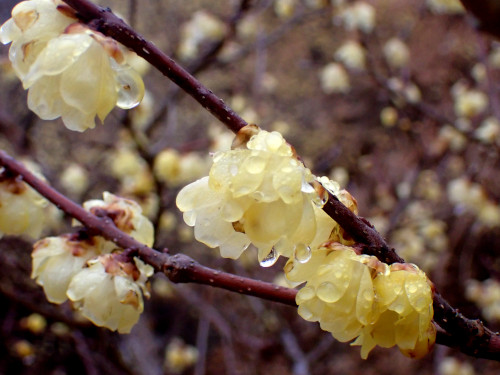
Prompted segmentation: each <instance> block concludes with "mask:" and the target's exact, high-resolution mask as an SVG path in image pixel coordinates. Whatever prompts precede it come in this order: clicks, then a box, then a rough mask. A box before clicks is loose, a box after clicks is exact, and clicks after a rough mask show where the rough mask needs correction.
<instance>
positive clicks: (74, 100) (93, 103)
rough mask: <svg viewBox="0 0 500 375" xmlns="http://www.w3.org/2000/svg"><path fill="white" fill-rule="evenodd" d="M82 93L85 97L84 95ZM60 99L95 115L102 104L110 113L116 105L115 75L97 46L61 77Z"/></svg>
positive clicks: (89, 48)
mask: <svg viewBox="0 0 500 375" xmlns="http://www.w3.org/2000/svg"><path fill="white" fill-rule="evenodd" d="M82 93H85V94H84V95H83V94H82ZM61 97H62V98H63V99H64V101H65V102H66V103H67V104H68V105H70V106H71V107H74V108H76V109H78V110H80V111H81V112H84V113H87V114H93V116H95V115H96V114H97V111H98V108H99V106H102V105H103V104H102V103H101V101H102V100H104V101H105V103H106V104H105V106H106V108H107V109H109V110H110V108H109V107H110V103H111V102H112V103H113V104H112V105H111V108H112V106H114V104H115V103H116V91H115V82H114V75H113V71H112V69H111V66H110V63H109V58H108V56H107V54H106V52H105V51H104V50H103V49H102V47H101V46H100V45H99V44H98V43H97V42H92V43H91V45H90V46H89V47H88V49H87V51H86V52H85V53H84V54H83V55H81V56H80V58H79V59H78V60H76V61H75V62H74V63H73V64H72V65H71V66H69V67H68V68H67V69H66V70H65V71H64V72H63V73H62V77H61Z"/></svg>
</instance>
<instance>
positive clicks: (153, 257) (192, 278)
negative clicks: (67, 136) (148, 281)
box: [0, 150, 296, 306]
mask: <svg viewBox="0 0 500 375" xmlns="http://www.w3.org/2000/svg"><path fill="white" fill-rule="evenodd" d="M0 165H3V166H4V168H5V169H6V170H7V171H9V172H10V173H12V174H14V175H18V176H20V177H21V178H22V179H23V181H25V182H26V183H27V184H28V185H30V186H31V187H32V188H33V189H35V190H36V191H38V192H39V193H40V194H41V195H43V196H44V197H45V198H47V199H48V200H49V201H50V202H52V203H53V204H54V205H56V206H57V207H58V208H59V209H61V210H63V211H64V212H65V213H66V214H68V215H69V216H71V217H73V218H75V219H77V220H78V221H79V222H80V223H82V224H83V225H84V226H85V227H86V228H88V229H89V230H90V231H91V232H92V234H95V235H99V236H102V237H104V238H106V239H107V240H110V241H113V242H114V243H115V244H117V245H118V246H120V247H121V248H123V249H129V250H131V251H133V252H135V253H137V255H138V256H139V257H140V258H141V259H142V260H143V261H144V262H146V263H148V264H150V265H151V266H153V267H154V269H155V270H156V271H157V272H163V273H164V274H165V275H166V276H167V277H168V278H169V279H170V280H171V281H172V282H175V283H188V282H189V283H197V284H205V285H211V286H214V287H217V288H222V289H226V290H229V291H232V292H237V293H240V294H246V295H250V296H255V297H259V298H264V299H268V300H271V301H276V302H281V303H284V304H287V305H290V306H296V305H295V294H296V290H294V289H288V288H283V287H280V286H277V285H274V284H271V283H266V282H263V281H258V280H253V279H249V278H246V277H241V276H236V275H232V274H229V273H226V272H221V271H218V270H214V269H211V268H209V267H205V266H203V265H201V264H199V263H198V262H196V261H195V260H193V259H192V258H190V257H188V256H187V255H184V254H177V255H169V254H167V253H166V252H160V251H157V250H154V249H152V248H150V247H148V246H146V245H144V244H142V243H140V242H138V241H136V240H135V239H134V238H132V237H131V236H129V235H127V234H126V233H124V232H122V231H121V230H120V229H118V228H117V227H116V226H115V225H114V223H113V221H112V220H111V219H110V218H108V217H98V216H95V215H93V214H91V213H90V212H88V211H85V210H84V209H83V208H82V207H81V206H80V205H78V204H76V203H75V202H73V201H72V200H70V199H68V198H67V197H66V196H64V195H63V194H61V193H59V192H58V191H56V190H55V189H53V188H52V187H50V186H49V185H48V184H46V183H45V182H43V181H42V180H40V179H39V178H37V177H36V176H35V175H34V174H33V173H31V172H30V171H28V170H27V169H26V167H24V165H23V164H21V163H19V162H18V161H16V160H15V159H14V158H12V157H11V156H9V155H8V154H7V153H6V152H4V151H2V150H0Z"/></svg>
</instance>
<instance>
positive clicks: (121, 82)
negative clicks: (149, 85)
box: [116, 68, 144, 109]
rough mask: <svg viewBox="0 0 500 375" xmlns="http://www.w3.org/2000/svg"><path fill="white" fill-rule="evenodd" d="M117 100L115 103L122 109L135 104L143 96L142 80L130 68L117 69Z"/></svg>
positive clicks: (132, 106)
mask: <svg viewBox="0 0 500 375" xmlns="http://www.w3.org/2000/svg"><path fill="white" fill-rule="evenodd" d="M117 81H118V100H117V102H116V105H117V106H118V107H120V108H123V109H130V108H134V107H135V106H137V105H138V104H139V103H140V102H141V100H142V98H143V97H144V82H142V78H141V76H140V75H139V74H137V73H136V72H135V71H134V70H132V69H131V68H128V69H127V68H123V69H119V70H117Z"/></svg>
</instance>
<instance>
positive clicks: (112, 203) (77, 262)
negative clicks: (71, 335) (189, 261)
mask: <svg viewBox="0 0 500 375" xmlns="http://www.w3.org/2000/svg"><path fill="white" fill-rule="evenodd" d="M84 208H85V209H86V210H87V211H90V212H92V213H96V212H97V211H96V210H103V211H104V212H106V213H107V214H108V215H109V216H110V217H112V219H113V222H114V223H115V225H116V226H117V227H118V228H119V229H121V230H122V231H124V232H125V233H127V234H129V235H131V236H132V237H134V238H135V239H136V240H138V241H140V242H142V243H145V244H146V245H148V246H152V245H153V240H154V231H153V225H152V224H151V222H150V221H149V220H148V219H147V218H146V217H144V216H143V215H142V213H141V208H140V207H139V205H138V204H137V203H135V202H133V201H130V200H127V199H123V198H120V197H117V196H115V195H113V194H110V193H104V200H103V201H102V200H91V201H88V202H86V203H85V204H84ZM121 252H122V251H121V249H117V247H116V245H115V244H114V243H113V242H110V241H107V240H105V239H104V238H102V237H99V236H95V237H88V238H80V237H79V236H78V234H75V235H72V234H66V235H61V236H58V237H48V238H44V239H42V240H40V241H38V242H36V243H35V245H34V249H33V253H32V258H33V272H32V275H31V276H32V277H33V278H34V279H36V282H37V283H38V284H39V285H41V286H42V287H43V289H44V291H45V294H46V295H47V299H48V300H49V301H50V302H53V303H63V302H64V301H66V300H67V299H68V298H69V299H70V300H71V301H72V302H73V304H74V306H75V307H76V308H77V309H78V310H79V311H81V313H82V314H83V315H84V316H85V317H87V318H88V319H90V320H91V321H92V322H93V323H94V324H96V325H98V326H104V327H107V328H109V329H112V330H118V332H120V333H128V332H130V330H131V329H132V326H133V325H134V324H135V323H136V322H137V321H138V319H139V316H140V314H141V312H142V311H143V298H142V295H143V294H144V295H146V296H148V295H149V294H148V290H147V287H146V281H147V278H148V277H149V276H151V275H152V274H153V268H152V267H151V266H149V265H146V264H144V263H143V262H142V261H141V260H140V259H138V258H133V263H132V262H131V261H129V260H128V259H124V257H120V254H121Z"/></svg>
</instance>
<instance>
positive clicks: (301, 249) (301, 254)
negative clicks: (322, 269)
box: [294, 243, 312, 263]
mask: <svg viewBox="0 0 500 375" xmlns="http://www.w3.org/2000/svg"><path fill="white" fill-rule="evenodd" d="M311 256H312V251H311V248H310V247H309V246H307V245H305V244H303V243H299V244H298V245H297V246H296V247H295V252H294V257H295V260H296V261H297V262H299V263H307V262H308V261H309V259H311Z"/></svg>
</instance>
